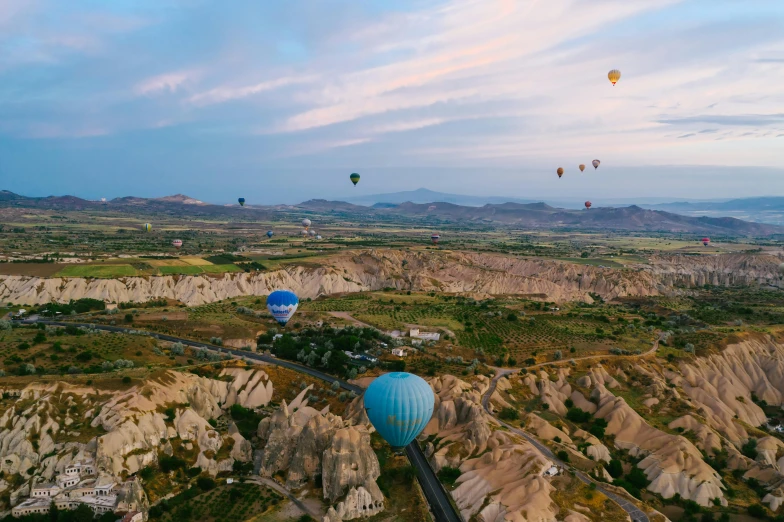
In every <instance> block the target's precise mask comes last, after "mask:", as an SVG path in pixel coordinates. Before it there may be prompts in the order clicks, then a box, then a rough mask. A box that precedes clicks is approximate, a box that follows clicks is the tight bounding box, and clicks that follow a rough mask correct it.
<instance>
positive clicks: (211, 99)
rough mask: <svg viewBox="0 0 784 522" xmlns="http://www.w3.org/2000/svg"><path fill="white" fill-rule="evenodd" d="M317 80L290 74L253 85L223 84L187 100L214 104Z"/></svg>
mask: <svg viewBox="0 0 784 522" xmlns="http://www.w3.org/2000/svg"><path fill="white" fill-rule="evenodd" d="M315 80H316V77H315V76H300V77H296V76H289V77H283V78H276V79H274V80H266V81H263V82H260V83H256V84H253V85H246V86H244V87H228V86H221V87H215V88H213V89H210V90H209V91H205V92H201V93H197V94H194V95H193V96H191V97H190V98H188V100H187V101H188V102H189V103H192V104H194V105H199V106H205V105H214V104H218V103H225V102H228V101H232V100H240V99H242V98H247V97H249V96H253V95H255V94H259V93H262V92H265V91H271V90H274V89H279V88H281V87H286V86H291V85H297V84H304V83H311V82H313V81H315Z"/></svg>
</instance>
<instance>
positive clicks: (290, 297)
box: [267, 290, 299, 326]
mask: <svg viewBox="0 0 784 522" xmlns="http://www.w3.org/2000/svg"><path fill="white" fill-rule="evenodd" d="M298 305H299V299H297V295H296V294H295V293H294V292H292V291H291V290H275V291H274V292H272V293H271V294H270V295H269V296H268V297H267V310H269V313H271V314H272V317H274V318H275V320H276V321H277V322H279V323H280V324H282V325H284V326H285V324H286V323H288V322H289V319H291V316H293V315H294V312H296V311H297V306H298Z"/></svg>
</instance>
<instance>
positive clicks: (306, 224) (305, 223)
mask: <svg viewBox="0 0 784 522" xmlns="http://www.w3.org/2000/svg"><path fill="white" fill-rule="evenodd" d="M302 226H303V227H304V228H305V230H307V229H308V228H309V227H310V220H309V219H308V218H305V219H303V220H302Z"/></svg>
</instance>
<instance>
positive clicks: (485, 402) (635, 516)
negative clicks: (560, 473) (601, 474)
mask: <svg viewBox="0 0 784 522" xmlns="http://www.w3.org/2000/svg"><path fill="white" fill-rule="evenodd" d="M516 371H518V370H509V369H504V370H499V371H498V372H497V373H496V375H495V377H493V380H492V381H490V387H489V388H488V390H487V392H486V393H485V394H484V396H482V407H483V408H484V409H485V411H487V413H488V414H490V415H493V412H492V411H490V396H491V395H493V392H495V388H496V386H497V385H498V379H500V378H501V377H503V376H505V375H509V374H510V373H515V372H516ZM494 418H495V420H497V421H498V422H499V423H500V424H501V425H502V426H505V427H506V428H507V429H509V431H511V432H513V433H515V434H517V435H519V436H521V437H523V438H524V439H525V440H527V441H528V442H530V443H531V444H532V445H533V446H534V447H535V448H536V449H538V450H539V451H540V452H541V453H542V454H543V455H544V456H545V457H547V458H548V459H550V460H552V461H553V462H555V463H556V464H557V465H559V466H561V467H563V468H569V469H570V470H572V471H573V472H574V475H575V476H576V477H577V478H578V479H580V481H581V482H583V483H584V484H590V483H594V484H596V490H597V491H600V492H602V493H603V494H604V495H605V496H606V497H607V498H609V499H610V500H612V501H614V502H615V503H616V504H618V505H619V506H620V507H621V509H623V510H624V511H626V512H627V513H628V514H629V516H630V517H631V519H632V522H650V521H649V519H648V515H646V514H645V513H643V512H642V511H641V510H640V509H639V508H638V507H637V506H635V505H634V504H632V503H631V502H629V501H628V500H626V499H625V498H623V497H621V496H620V495H616V494H615V493H613V492H612V491H609V490H607V489H605V488H604V487H602V483H601V482H597V481H595V480H593V479H592V478H591V477H589V476H588V475H586V474H585V473H583V472H582V471H580V470H578V469H575V468H573V467H572V466H570V465H569V464H567V463H565V462H563V461H562V460H560V459H559V458H558V457H556V456H555V455H554V454H553V452H552V451H550V448H548V447H547V446H545V445H543V444H542V443H540V442H539V441H538V440H536V438H534V436H533V435H530V434H528V433H526V432H524V431H523V430H521V429H518V428H515V427H514V426H510V425H509V424H507V423H505V422H504V421H502V420H501V419H499V418H498V417H495V416H494Z"/></svg>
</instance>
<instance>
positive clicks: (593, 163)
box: [591, 160, 601, 170]
mask: <svg viewBox="0 0 784 522" xmlns="http://www.w3.org/2000/svg"><path fill="white" fill-rule="evenodd" d="M600 163H601V161H599V160H593V161H592V162H591V165H593V168H594V170H595V169H598V168H599V164H600Z"/></svg>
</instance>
